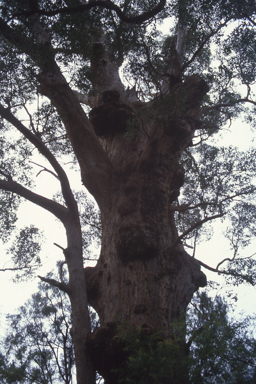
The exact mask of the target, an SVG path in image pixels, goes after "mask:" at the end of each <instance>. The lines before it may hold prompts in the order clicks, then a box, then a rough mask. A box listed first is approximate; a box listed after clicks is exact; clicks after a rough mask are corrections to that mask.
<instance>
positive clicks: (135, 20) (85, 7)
mask: <svg viewBox="0 0 256 384" xmlns="http://www.w3.org/2000/svg"><path fill="white" fill-rule="evenodd" d="M165 4H166V0H160V1H159V3H158V4H157V5H156V6H155V7H154V8H153V9H151V10H150V11H146V12H143V13H141V14H140V15H137V16H131V17H129V16H126V14H125V12H123V11H122V10H121V9H120V8H119V7H118V6H117V5H116V4H114V3H112V2H111V1H106V0H92V1H89V2H88V3H86V4H81V5H78V6H76V7H63V8H58V9H54V10H51V11H46V10H43V9H39V8H37V9H34V10H31V11H23V12H19V13H15V14H14V15H13V18H16V17H19V16H32V15H34V14H35V13H37V14H38V15H44V16H55V15H59V14H66V13H69V14H71V13H81V12H85V11H89V10H90V9H93V8H95V7H100V8H104V9H109V10H110V11H114V12H116V14H117V16H118V17H119V19H120V20H122V21H123V22H125V23H129V24H142V23H143V22H144V21H147V20H148V19H150V18H152V17H154V16H156V15H157V14H158V13H159V12H161V11H162V10H163V9H164V7H165Z"/></svg>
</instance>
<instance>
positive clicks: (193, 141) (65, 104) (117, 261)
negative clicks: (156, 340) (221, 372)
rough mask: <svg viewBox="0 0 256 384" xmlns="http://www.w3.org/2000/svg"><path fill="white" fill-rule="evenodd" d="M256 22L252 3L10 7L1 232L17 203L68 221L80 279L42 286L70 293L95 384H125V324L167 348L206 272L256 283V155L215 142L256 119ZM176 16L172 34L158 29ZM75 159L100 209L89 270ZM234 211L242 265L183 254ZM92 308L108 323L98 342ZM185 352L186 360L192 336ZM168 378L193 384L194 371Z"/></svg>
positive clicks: (0, 25) (4, 41) (1, 21)
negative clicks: (54, 193) (38, 188)
mask: <svg viewBox="0 0 256 384" xmlns="http://www.w3.org/2000/svg"><path fill="white" fill-rule="evenodd" d="M255 13H256V6H255V2H254V1H252V0H247V1H243V2H241V1H240V0H232V1H222V0H221V1H220V0H212V1H208V0H207V1H191V0H179V1H173V2H172V1H170V2H169V3H166V2H165V0H160V1H159V3H158V2H156V1H140V2H136V1H135V2H133V1H124V2H122V1H117V2H111V1H110V2H106V1H101V0H95V1H94V0H93V1H90V2H88V3H84V2H83V1H79V0H66V1H57V0H56V1H52V2H48V1H47V0H40V1H36V0H29V1H25V2H23V3H22V4H21V3H20V2H19V1H17V0H12V1H8V2H7V1H1V18H0V32H1V63H0V65H1V70H2V71H1V104H0V115H1V117H2V119H3V120H2V123H1V124H2V125H1V140H0V145H1V156H2V163H1V169H0V173H1V176H2V177H1V179H0V188H1V193H2V196H1V201H2V203H1V204H2V205H1V210H2V216H1V220H2V223H1V224H2V226H1V231H2V234H3V240H5V239H7V238H8V235H9V234H10V232H11V230H12V228H13V227H14V224H15V219H16V216H15V209H16V208H17V205H18V203H19V200H20V198H25V199H26V200H28V201H31V202H33V203H35V204H37V205H38V206H40V207H42V208H44V209H46V210H48V211H49V212H51V213H52V214H53V215H54V216H55V217H56V218H57V219H58V220H59V221H60V222H61V223H62V224H63V226H64V228H65V231H66V236H67V246H66V247H65V248H64V247H63V255H64V258H65V260H64V261H65V263H66V264H67V269H68V281H65V280H63V279H62V278H61V276H62V274H61V273H60V279H59V280H54V279H52V278H48V277H46V278H42V279H43V280H44V281H45V282H48V283H49V284H51V285H52V286H55V287H57V288H59V289H60V290H62V291H63V292H65V293H66V294H68V295H69V298H70V303H71V310H72V329H73V342H74V348H75V360H76V368H77V382H78V384H83V383H84V384H85V383H86V384H91V383H94V382H95V370H98V372H99V373H100V374H102V376H103V377H104V379H105V381H106V383H115V382H117V380H118V378H117V375H116V374H115V372H116V368H117V365H118V364H119V365H120V364H121V365H122V364H123V363H124V362H125V361H126V359H127V354H126V353H123V354H122V353H121V352H120V344H119V342H117V338H116V332H117V328H116V326H117V323H118V321H121V322H126V323H128V324H129V326H131V325H134V326H138V327H141V326H142V325H143V326H144V327H146V329H149V330H157V331H158V332H161V335H162V338H163V339H170V337H171V336H172V335H173V325H172V324H173V323H174V322H175V321H177V320H178V319H179V320H180V318H181V317H183V320H184V319H185V312H186V307H187V305H188V304H189V302H190V301H191V298H192V296H193V293H194V292H195V291H196V290H197V289H198V288H199V287H203V286H205V285H206V277H205V275H204V273H203V272H202V271H200V264H201V265H203V266H204V267H205V268H208V269H210V270H214V271H216V272H218V273H223V274H229V275H232V276H233V277H234V278H235V279H236V282H237V281H240V280H247V281H248V282H250V283H254V277H253V268H255V260H254V259H253V258H249V259H243V258H242V257H241V255H240V254H239V247H240V246H241V245H242V246H243V245H247V244H248V242H249V241H250V238H251V235H255V227H254V223H255V206H254V205H253V204H252V201H253V200H252V196H253V195H254V193H255V186H254V185H253V182H252V181H253V180H252V178H253V176H254V170H255V157H253V156H254V151H251V152H250V153H245V154H244V153H238V152H237V151H236V150H234V149H232V148H229V149H228V150H224V149H223V148H215V146H214V144H213V143H214V142H213V139H214V137H216V135H217V133H218V131H219V129H220V128H221V127H224V126H225V124H226V123H227V121H229V120H232V119H233V118H234V117H237V116H238V115H239V114H240V113H241V112H245V113H247V116H248V117H247V119H248V121H250V122H251V123H252V125H253V113H254V112H255V100H254V99H253V97H254V93H253V85H254V81H255V62H256V60H255V59H256V58H255ZM166 18H169V19H168V20H169V22H170V24H171V25H170V27H171V31H170V33H169V35H168V36H166V35H163V34H161V32H159V28H158V27H159V23H160V22H161V21H163V20H164V19H166ZM121 66H122V69H123V78H125V80H122V79H121V77H120V71H119V68H120V67H121ZM125 81H126V83H129V84H130V87H129V89H127V86H125V85H124V82H125ZM131 86H132V88H131ZM39 95H43V97H41V96H39ZM35 106H36V110H35ZM248 106H250V107H251V109H250V108H249V107H248ZM207 139H208V142H207V143H206V140H207ZM35 149H36V150H37V151H38V153H39V154H40V156H41V157H43V158H44V160H45V161H47V162H48V164H43V163H40V166H41V170H43V171H47V172H48V173H50V174H51V175H52V177H54V178H55V179H57V180H58V181H59V185H60V189H61V191H60V195H59V198H57V199H56V198H51V197H44V196H42V195H40V194H37V193H36V192H35V191H34V190H33V185H32V183H31V179H33V176H35V173H34V174H33V169H32V163H29V160H30V158H31V156H32V155H33V154H34V152H35ZM65 156H71V157H73V161H74V167H76V168H77V169H79V172H80V174H81V179H82V183H83V185H84V186H85V188H86V189H87V190H88V191H89V192H90V193H91V194H92V195H93V197H94V198H95V200H96V202H97V204H98V206H99V209H100V214H101V223H102V244H101V253H100V257H99V260H98V262H97V264H96V266H95V267H87V268H85V269H84V265H83V237H82V230H81V222H80V212H79V207H78V204H77V199H76V196H75V195H74V193H73V191H72V188H71V186H70V183H69V180H68V178H67V175H66V172H65V170H64V168H65V167H64V166H62V165H61V163H64V161H65V160H64V159H65V158H66V157H65ZM32 161H34V160H32ZM30 172H31V174H30ZM182 186H183V189H182V193H181V195H180V197H179V194H180V189H181V187H182ZM83 193H84V194H85V193H86V191H85V190H84V192H83ZM80 196H81V195H80ZM225 217H227V219H228V223H230V228H229V229H228V230H227V236H228V238H229V239H230V242H231V245H232V247H233V249H234V254H233V258H230V259H229V260H227V259H225V260H223V261H222V262H220V263H219V264H218V265H217V266H216V267H212V266H207V265H206V264H205V263H203V262H201V261H198V260H196V258H195V257H194V256H195V255H194V254H192V255H191V254H188V253H187V252H186V251H185V248H184V247H185V246H186V242H187V241H188V239H194V245H195V242H196V240H197V239H198V238H199V235H200V232H199V229H201V227H202V226H203V225H205V224H207V223H208V224H209V222H211V221H212V220H214V219H222V220H223V219H224V218H225ZM201 233H202V232H201ZM206 233H207V234H208V233H209V230H207V231H206ZM23 237H24V236H23ZM25 237H26V236H25ZM189 245H190V244H189ZM16 246H17V244H16ZM18 246H19V243H18ZM15 249H17V247H16V248H15ZM20 249H22V247H20ZM34 249H35V250H36V246H35V247H34ZM193 249H195V246H193ZM36 253H37V252H35V254H36ZM28 261H29V260H28ZM34 261H35V258H33V259H31V260H30V262H32V263H33V262H34ZM17 262H19V258H17ZM224 263H225V264H224ZM225 265H226V266H227V268H225V269H224V266H225ZM88 303H89V304H90V305H92V307H93V308H94V309H95V310H96V311H97V313H98V315H99V319H100V323H101V327H100V328H99V329H97V330H96V331H95V332H94V333H92V334H91V326H90V317H89V311H88ZM176 348H177V353H178V357H179V359H180V360H181V361H182V360H184V362H185V360H186V352H187V351H186V343H185V332H183V339H182V338H178V339H177V345H176ZM103 351H104V353H102V352H103ZM175 358H176V359H177V356H176V357H175ZM185 365H186V364H185ZM185 365H184V366H185ZM184 372H185V373H184ZM170 380H172V382H173V383H174V382H178V383H179V384H182V383H186V382H188V380H189V372H188V371H187V372H186V370H185V369H184V370H182V372H181V375H180V376H179V374H177V373H175V372H173V374H171V376H170Z"/></svg>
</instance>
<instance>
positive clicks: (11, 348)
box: [0, 283, 75, 384]
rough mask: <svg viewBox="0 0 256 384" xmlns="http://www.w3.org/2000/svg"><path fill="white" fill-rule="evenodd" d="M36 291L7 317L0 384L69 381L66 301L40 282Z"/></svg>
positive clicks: (71, 359) (71, 356)
mask: <svg viewBox="0 0 256 384" xmlns="http://www.w3.org/2000/svg"><path fill="white" fill-rule="evenodd" d="M39 288H40V290H39V291H38V293H36V294H33V295H32V298H31V299H30V300H29V301H28V302H27V303H26V304H25V305H24V306H22V307H20V309H19V311H18V313H17V314H15V315H8V317H7V320H8V323H9V330H8V334H7V336H6V337H5V340H4V344H3V348H4V352H5V358H2V360H1V362H2V366H1V368H0V378H1V382H4V383H5V382H6V383H8V384H11V383H20V384H23V383H24V384H29V383H39V384H46V383H47V384H48V383H51V384H54V383H60V382H62V383H65V384H68V383H71V382H72V374H73V373H72V372H73V367H74V363H75V360H74V351H73V343H72V337H71V334H70V332H71V327H72V325H71V318H70V304H69V300H68V298H67V297H66V296H65V295H64V294H63V293H61V292H60V291H59V290H58V289H57V288H52V287H51V286H49V285H46V284H44V283H40V284H39ZM2 380H3V381H2ZM4 380H5V381H4Z"/></svg>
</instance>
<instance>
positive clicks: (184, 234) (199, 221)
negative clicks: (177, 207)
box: [172, 211, 224, 249]
mask: <svg viewBox="0 0 256 384" xmlns="http://www.w3.org/2000/svg"><path fill="white" fill-rule="evenodd" d="M222 216H224V212H222V211H221V212H220V213H218V214H217V215H213V216H208V217H205V218H204V219H202V220H198V221H197V222H195V223H194V224H193V225H191V227H189V228H188V229H187V230H186V231H185V232H183V233H182V234H181V235H180V236H178V237H177V239H176V240H175V241H174V242H173V244H172V249H173V248H174V247H175V246H176V245H177V244H178V243H179V242H180V240H182V239H183V238H184V237H186V236H187V235H188V234H189V233H190V232H192V231H193V230H194V229H196V228H198V227H201V225H203V224H204V223H206V222H207V221H211V220H214V219H217V218H219V217H222Z"/></svg>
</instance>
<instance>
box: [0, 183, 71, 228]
mask: <svg viewBox="0 0 256 384" xmlns="http://www.w3.org/2000/svg"><path fill="white" fill-rule="evenodd" d="M0 188H1V189H3V190H4V191H10V192H14V193H16V194H17V195H19V196H21V197H24V198H25V199H26V200H29V201H31V202H32V203H34V204H36V205H38V206H39V207H42V208H44V209H46V210H47V211H49V212H51V213H52V214H53V215H54V216H56V217H57V218H58V219H59V220H61V222H62V223H65V222H66V219H67V215H68V209H67V208H66V207H64V206H63V205H61V204H59V203H56V202H55V201H53V200H50V199H47V198H46V197H43V196H41V195H38V194H37V193H34V192H32V191H30V190H29V189H27V188H25V187H23V186H22V185H20V184H19V183H16V182H15V181H12V180H9V181H7V180H1V179H0Z"/></svg>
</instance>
